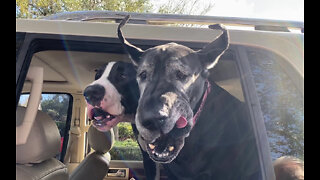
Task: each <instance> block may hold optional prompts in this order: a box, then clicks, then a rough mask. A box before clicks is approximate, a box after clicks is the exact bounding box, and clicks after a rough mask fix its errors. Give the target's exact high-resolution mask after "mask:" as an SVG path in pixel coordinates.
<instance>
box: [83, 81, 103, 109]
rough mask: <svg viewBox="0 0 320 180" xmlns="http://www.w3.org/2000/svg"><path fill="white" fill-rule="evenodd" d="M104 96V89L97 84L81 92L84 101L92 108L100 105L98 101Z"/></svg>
mask: <svg viewBox="0 0 320 180" xmlns="http://www.w3.org/2000/svg"><path fill="white" fill-rule="evenodd" d="M104 94H105V89H104V87H103V86H101V85H99V84H94V85H91V86H88V87H87V88H86V89H85V90H84V92H83V95H84V97H85V99H86V101H87V102H88V103H89V104H91V105H93V106H95V105H97V106H99V105H100V101H101V100H102V99H103V97H104Z"/></svg>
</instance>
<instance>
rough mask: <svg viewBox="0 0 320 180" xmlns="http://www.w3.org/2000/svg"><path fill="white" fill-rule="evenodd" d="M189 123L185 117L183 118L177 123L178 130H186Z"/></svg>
mask: <svg viewBox="0 0 320 180" xmlns="http://www.w3.org/2000/svg"><path fill="white" fill-rule="evenodd" d="M187 123H188V121H187V120H186V118H185V117H183V116H181V117H180V118H179V119H178V121H177V122H176V126H177V128H184V127H186V125H187Z"/></svg>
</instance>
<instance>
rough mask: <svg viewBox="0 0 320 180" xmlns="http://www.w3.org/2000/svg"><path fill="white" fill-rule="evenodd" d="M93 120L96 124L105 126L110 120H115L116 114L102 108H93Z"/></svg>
mask: <svg viewBox="0 0 320 180" xmlns="http://www.w3.org/2000/svg"><path fill="white" fill-rule="evenodd" d="M91 111H92V112H91V114H92V119H91V120H92V121H93V124H94V125H95V126H104V125H106V123H107V122H108V121H111V120H113V119H114V118H116V116H113V115H111V114H109V113H108V112H105V111H103V110H102V109H100V108H93V109H92V110H91Z"/></svg>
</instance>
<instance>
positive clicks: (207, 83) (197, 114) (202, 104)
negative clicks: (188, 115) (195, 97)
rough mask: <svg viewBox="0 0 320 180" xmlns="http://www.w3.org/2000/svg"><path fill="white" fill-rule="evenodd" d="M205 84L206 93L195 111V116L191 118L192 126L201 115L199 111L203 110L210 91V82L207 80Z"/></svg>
mask: <svg viewBox="0 0 320 180" xmlns="http://www.w3.org/2000/svg"><path fill="white" fill-rule="evenodd" d="M205 83H206V85H207V89H206V91H205V92H204V95H203V97H202V101H201V104H200V106H199V109H198V111H197V112H196V114H195V115H194V116H193V119H192V121H193V126H194V125H195V124H196V122H197V119H198V117H199V116H200V113H201V111H202V109H203V106H204V103H205V102H206V100H207V97H208V94H209V93H210V91H211V84H210V82H209V81H208V80H206V82H205ZM193 126H192V127H193Z"/></svg>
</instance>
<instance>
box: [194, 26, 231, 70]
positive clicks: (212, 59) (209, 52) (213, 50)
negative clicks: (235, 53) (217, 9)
mask: <svg viewBox="0 0 320 180" xmlns="http://www.w3.org/2000/svg"><path fill="white" fill-rule="evenodd" d="M209 28H210V29H217V30H221V31H222V34H220V36H218V37H217V38H216V39H215V40H214V41H212V42H211V43H210V44H208V45H206V46H205V47H204V48H202V49H200V50H199V51H197V54H198V56H199V57H200V61H201V63H202V64H203V65H204V67H205V68H206V69H211V68H213V67H214V66H215V64H216V63H217V62H218V60H219V58H220V56H221V55H222V54H223V53H224V51H225V50H226V49H227V48H228V47H229V32H228V30H227V29H226V28H225V27H224V26H223V25H220V24H214V25H210V26H209Z"/></svg>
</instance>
